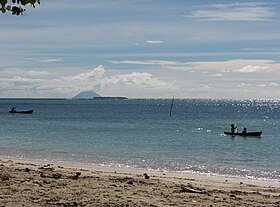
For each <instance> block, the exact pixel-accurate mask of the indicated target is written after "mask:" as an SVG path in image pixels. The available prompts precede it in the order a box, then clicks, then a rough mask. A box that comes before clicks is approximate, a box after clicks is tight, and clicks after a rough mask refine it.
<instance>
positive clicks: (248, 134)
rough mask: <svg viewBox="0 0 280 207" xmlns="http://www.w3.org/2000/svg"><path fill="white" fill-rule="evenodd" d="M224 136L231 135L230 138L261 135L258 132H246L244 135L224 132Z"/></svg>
mask: <svg viewBox="0 0 280 207" xmlns="http://www.w3.org/2000/svg"><path fill="white" fill-rule="evenodd" d="M224 134H226V135H232V136H256V137H257V136H261V134H262V131H260V132H246V133H242V132H235V133H232V132H225V131H224Z"/></svg>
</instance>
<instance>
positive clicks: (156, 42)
mask: <svg viewBox="0 0 280 207" xmlns="http://www.w3.org/2000/svg"><path fill="white" fill-rule="evenodd" d="M147 43H149V44H161V43H164V41H161V40H148V41H147Z"/></svg>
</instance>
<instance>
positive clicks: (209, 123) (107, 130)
mask: <svg viewBox="0 0 280 207" xmlns="http://www.w3.org/2000/svg"><path fill="white" fill-rule="evenodd" d="M170 104H171V100H168V99H165V100H164V99H158V100H154V99H153V100H150V99H128V100H62V99H61V100H48V99H37V100H36V99H32V100H30V99H21V100H18V99H0V156H1V157H5V158H17V159H33V160H45V161H54V162H55V161H57V162H60V161H63V162H79V163H83V164H103V165H109V166H122V167H130V168H145V169H150V170H160V171H179V172H193V173H204V174H214V175H230V176H247V177H253V178H259V179H276V180H278V181H280V150H279V146H280V144H279V143H280V142H279V140H280V135H279V134H280V129H279V126H280V100H203V99H201V100H196V99H185V100H175V101H174V106H173V111H172V116H171V117H170V116H169V110H170ZM12 106H16V107H17V110H28V109H33V110H34V113H33V114H9V113H8V111H9V110H10V108H11V107H12ZM232 123H234V124H236V125H237V126H238V129H239V130H240V131H242V129H243V127H247V131H263V134H262V136H261V137H238V136H236V137H232V136H225V135H223V131H224V130H227V131H230V125H231V124H232Z"/></svg>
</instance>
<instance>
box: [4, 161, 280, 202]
mask: <svg viewBox="0 0 280 207" xmlns="http://www.w3.org/2000/svg"><path fill="white" fill-rule="evenodd" d="M0 168H1V171H0V203H2V204H4V206H19V205H20V204H24V205H25V206H45V205H48V206H91V205H93V206H95V205H96V206H125V205H126V206H192V205H195V206H203V205H204V206H211V205H212V206H235V205H239V206H248V205H249V206H279V205H280V182H273V181H264V180H255V179H249V178H231V177H221V176H207V175H197V174H191V173H173V172H157V171H148V170H142V169H127V168H117V167H107V166H99V165H84V164H81V165H79V164H76V163H75V164H74V163H54V162H43V161H42V162H41V161H30V160H11V159H3V158H0ZM0 206H1V205H0Z"/></svg>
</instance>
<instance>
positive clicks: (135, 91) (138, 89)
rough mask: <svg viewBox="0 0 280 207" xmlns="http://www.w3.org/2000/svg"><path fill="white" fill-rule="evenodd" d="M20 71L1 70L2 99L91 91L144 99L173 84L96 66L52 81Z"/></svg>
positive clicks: (41, 73)
mask: <svg viewBox="0 0 280 207" xmlns="http://www.w3.org/2000/svg"><path fill="white" fill-rule="evenodd" d="M22 72H23V71H22V70H21V69H13V70H5V73H1V74H0V82H1V85H0V95H1V96H6V97H72V96H74V95H76V94H77V93H79V92H81V91H88V90H94V91H96V92H98V93H101V94H109V95H116V96H117V95H125V96H129V97H141V96H142V97H145V94H146V95H147V94H149V96H150V97H153V96H152V95H151V94H159V95H161V96H163V94H165V93H167V92H166V91H172V90H173V91H174V90H176V87H175V86H174V82H167V81H163V80H160V78H157V77H155V76H154V75H152V74H151V73H147V72H132V73H126V74H119V72H120V71H115V72H114V73H113V74H111V75H108V74H107V73H106V70H105V68H104V67H103V66H102V65H100V66H98V67H96V68H93V69H91V70H89V71H87V72H83V73H79V74H74V75H66V76H65V75H63V76H60V77H56V78H53V76H54V74H51V73H47V74H45V73H44V71H37V73H36V77H34V76H33V75H34V74H33V73H34V72H35V71H31V70H30V71H26V72H27V73H22Z"/></svg>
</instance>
